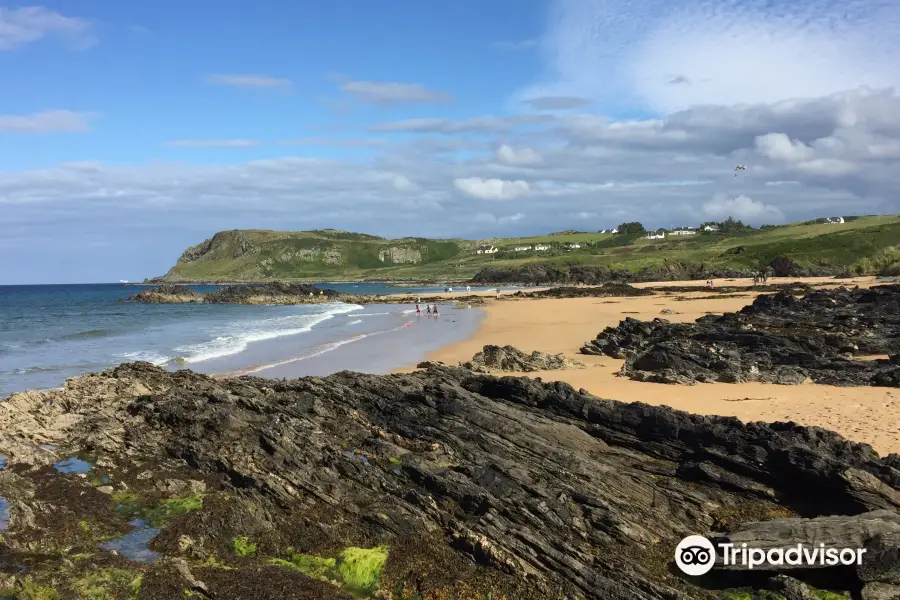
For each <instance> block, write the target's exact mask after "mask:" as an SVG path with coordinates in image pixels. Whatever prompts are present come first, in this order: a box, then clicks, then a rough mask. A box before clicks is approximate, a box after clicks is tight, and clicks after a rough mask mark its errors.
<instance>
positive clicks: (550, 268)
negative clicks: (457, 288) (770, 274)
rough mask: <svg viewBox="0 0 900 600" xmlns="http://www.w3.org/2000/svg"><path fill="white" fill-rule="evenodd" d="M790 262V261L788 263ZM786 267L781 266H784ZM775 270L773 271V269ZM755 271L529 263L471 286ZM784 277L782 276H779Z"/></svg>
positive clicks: (795, 272)
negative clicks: (637, 269)
mask: <svg viewBox="0 0 900 600" xmlns="http://www.w3.org/2000/svg"><path fill="white" fill-rule="evenodd" d="M785 260H788V261H789V259H785ZM784 264H786V263H779V265H780V266H784ZM773 268H774V267H773ZM845 270H846V268H845V267H829V266H820V267H816V268H800V267H798V266H796V265H794V263H793V262H790V264H789V265H787V273H788V275H792V276H796V277H801V276H802V277H817V276H821V277H829V276H832V275H835V274H837V273H840V272H843V271H845ZM756 273H757V272H756V270H755V269H752V268H749V267H748V268H745V269H741V268H732V269H722V268H711V267H708V266H706V265H702V264H699V265H698V264H693V263H683V262H678V261H668V262H664V263H663V264H661V265H659V266H653V267H646V268H643V269H640V270H639V271H633V272H631V271H627V270H622V269H610V268H608V267H604V266H590V265H560V264H555V263H528V264H524V265H521V266H516V267H486V268H484V269H482V270H481V271H479V272H478V273H477V274H476V275H475V276H474V277H473V278H472V283H475V284H484V285H496V284H501V283H508V284H513V283H514V284H523V285H575V284H580V285H600V284H602V283H605V282H607V281H618V282H625V281H629V282H632V283H642V282H649V281H689V280H698V279H700V280H702V279H727V278H737V277H753V276H754V275H756ZM777 276H779V277H781V276H782V275H777Z"/></svg>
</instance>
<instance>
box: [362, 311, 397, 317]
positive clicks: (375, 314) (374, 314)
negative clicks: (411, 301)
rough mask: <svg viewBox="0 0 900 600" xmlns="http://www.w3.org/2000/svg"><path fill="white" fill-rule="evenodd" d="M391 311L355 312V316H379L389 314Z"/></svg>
mask: <svg viewBox="0 0 900 600" xmlns="http://www.w3.org/2000/svg"><path fill="white" fill-rule="evenodd" d="M389 314H391V313H389V312H380V313H354V314H353V316H354V317H378V316H381V315H389Z"/></svg>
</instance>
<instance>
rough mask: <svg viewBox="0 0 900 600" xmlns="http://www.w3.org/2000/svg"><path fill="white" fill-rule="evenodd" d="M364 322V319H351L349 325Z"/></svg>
mask: <svg viewBox="0 0 900 600" xmlns="http://www.w3.org/2000/svg"><path fill="white" fill-rule="evenodd" d="M360 323H362V319H356V320H355V321H350V322H349V323H347V325H359V324H360Z"/></svg>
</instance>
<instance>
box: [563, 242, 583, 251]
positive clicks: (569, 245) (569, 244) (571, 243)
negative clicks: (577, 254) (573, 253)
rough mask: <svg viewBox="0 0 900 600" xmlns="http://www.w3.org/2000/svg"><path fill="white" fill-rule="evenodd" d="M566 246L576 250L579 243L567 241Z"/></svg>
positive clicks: (579, 246)
mask: <svg viewBox="0 0 900 600" xmlns="http://www.w3.org/2000/svg"><path fill="white" fill-rule="evenodd" d="M566 248H568V249H569V250H577V249H578V248H581V244H579V243H578V242H567V243H566Z"/></svg>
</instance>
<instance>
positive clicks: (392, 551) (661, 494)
mask: <svg viewBox="0 0 900 600" xmlns="http://www.w3.org/2000/svg"><path fill="white" fill-rule="evenodd" d="M38 444H54V445H55V448H52V449H48V448H50V447H48V446H43V447H41V446H39V445H38ZM0 448H2V449H3V450H4V452H5V453H6V456H7V457H8V466H7V468H6V469H4V470H0V495H2V496H3V497H4V498H6V499H8V500H9V502H10V509H9V510H10V519H9V527H8V529H7V530H5V531H4V532H3V539H2V544H0V557H2V563H3V565H5V567H4V569H5V572H6V574H7V580H6V581H7V584H9V585H13V586H15V587H16V588H17V589H19V590H20V591H21V590H25V589H26V588H27V589H30V590H35V589H40V590H46V589H49V588H54V589H56V590H58V592H57V593H58V594H59V595H60V596H61V597H64V598H67V597H74V596H76V595H77V594H74V593H73V592H77V590H84V589H93V590H95V591H94V594H95V596H94V597H97V596H99V595H100V594H101V592H102V593H104V594H106V596H107V597H137V598H140V599H151V598H152V599H166V600H168V599H170V598H171V599H175V598H184V597H198V596H199V597H204V596H205V597H209V598H221V599H232V598H233V599H237V598H241V599H244V598H250V599H272V600H275V599H279V600H281V599H284V598H303V599H307V598H308V599H313V598H316V599H346V598H350V597H351V596H350V595H349V592H350V591H353V593H354V594H356V596H357V597H359V596H368V597H371V596H372V595H373V594H374V593H375V591H377V590H382V593H381V595H380V597H382V598H405V599H409V598H414V597H418V598H422V599H430V600H436V599H438V598H441V599H457V600H462V599H464V598H465V599H471V598H485V597H492V598H508V599H513V598H515V599H517V600H532V599H534V600H538V599H540V600H548V599H550V600H557V599H558V600H562V599H563V598H566V599H569V598H585V599H590V600H595V599H596V600H601V599H602V600H634V599H641V600H664V599H665V600H672V599H675V598H678V599H681V600H703V599H708V598H712V597H717V596H716V594H715V593H714V592H711V591H710V589H702V588H699V587H695V585H694V583H692V582H690V581H686V580H685V579H683V578H682V577H680V576H679V575H677V574H676V571H673V570H672V561H673V552H674V548H675V545H676V544H677V542H678V541H679V540H680V539H681V538H683V537H684V536H685V535H688V534H703V535H712V533H713V532H726V534H727V532H729V531H737V532H740V531H747V530H749V528H750V526H749V525H746V523H748V522H757V521H766V520H771V519H772V518H785V517H805V518H815V517H820V516H825V515H846V516H849V517H853V516H856V515H860V514H862V513H867V512H870V511H877V510H890V511H896V510H897V509H898V507H900V501H898V489H897V488H898V486H900V471H898V467H900V457H898V456H896V455H891V456H889V457H886V458H879V457H878V455H877V454H876V453H875V452H874V451H873V450H872V448H871V447H869V446H867V445H862V444H854V443H851V442H848V441H846V440H844V439H842V438H841V437H839V436H838V435H837V434H834V433H831V432H828V431H824V430H821V429H816V428H806V427H800V426H797V425H795V424H791V423H775V424H763V423H750V424H742V423H740V422H739V421H737V420H736V419H733V418H722V417H703V416H696V415H690V414H687V413H683V412H679V411H675V410H672V409H669V408H666V407H655V406H648V405H645V404H640V403H634V404H624V403H620V402H615V401H610V400H603V399H600V398H597V397H594V396H591V395H588V394H585V393H580V392H576V391H575V390H574V389H572V388H571V387H570V386H568V385H565V384H560V383H542V382H540V381H538V380H531V379H527V378H514V377H503V378H496V377H492V376H487V375H481V374H477V373H472V372H471V371H468V370H466V369H462V368H451V367H441V366H434V365H433V366H431V367H430V368H428V369H427V370H423V371H417V372H414V373H410V374H404V375H389V376H375V375H361V374H356V373H348V372H344V373H338V374H335V375H332V376H330V377H327V378H314V377H310V378H303V379H298V380H292V381H278V380H266V379H261V378H255V377H241V378H236V379H224V380H221V379H214V378H212V377H207V376H203V375H198V374H194V373H191V372H189V371H180V372H177V373H170V372H166V371H164V370H162V369H159V368H156V367H153V366H151V365H149V364H147V363H133V364H127V365H122V366H120V367H118V368H116V369H114V370H112V371H110V372H108V373H104V374H95V375H87V376H84V377H80V378H75V379H72V380H70V381H69V382H68V383H67V387H66V389H65V390H64V391H58V392H54V391H49V392H27V393H23V394H14V395H13V396H11V397H10V398H9V399H7V400H6V401H5V402H4V403H3V409H2V410H0ZM48 455H55V457H56V459H58V458H64V457H67V456H72V455H79V456H82V457H84V458H85V460H89V461H91V463H92V464H93V469H92V470H91V471H90V473H88V474H87V476H85V477H79V476H78V475H73V474H69V475H67V474H63V473H59V472H57V471H56V470H54V469H53V468H52V467H50V466H45V464H46V463H45V461H47V460H52V459H49V458H48ZM163 484H164V485H163ZM97 486H100V487H104V488H112V490H109V489H107V490H106V491H107V492H109V491H112V494H111V495H108V494H106V493H104V492H101V491H99V490H98V487H97ZM191 489H193V490H205V491H204V492H203V495H188V496H182V497H172V494H173V493H179V494H185V493H187V492H185V491H182V492H175V490H191ZM135 515H137V516H140V517H142V518H143V519H145V520H147V521H148V522H150V523H151V524H152V525H153V526H154V527H156V528H158V529H159V530H160V531H159V533H158V534H157V535H156V537H155V538H154V539H153V540H152V542H151V543H150V548H151V549H152V550H154V551H156V552H158V553H160V555H161V557H160V558H159V559H158V560H157V561H156V562H154V563H152V564H140V563H136V562H133V561H129V560H126V559H125V557H123V556H114V555H111V554H110V553H108V552H101V551H98V546H97V544H98V543H99V542H100V541H101V540H108V539H109V538H110V537H114V536H115V535H118V534H121V533H124V532H127V531H128V530H129V527H128V525H127V523H126V522H127V521H128V520H129V519H131V518H133V517H134V516H135ZM851 521H852V519H851ZM836 527H837V528H838V529H837V530H841V527H843V526H842V525H840V524H838V525H836ZM848 527H850V526H849V525H848ZM735 535H737V533H735ZM384 553H387V559H386V562H384V560H383V556H384ZM379 557H382V558H379ZM17 565H18V566H17ZM23 569H24V570H23ZM879 569H880V570H879ZM870 572H873V573H878V574H877V575H875V577H876V578H878V579H879V581H880V580H881V579H882V578H883V577H882V575H880V573H893V570H892V567H890V568H887V569H885V568H882V567H877V568H875V570H874V571H865V573H870ZM713 573H716V571H713ZM138 575H139V576H140V578H138ZM732 575H733V574H732ZM738 575H739V576H743V575H741V574H738ZM744 575H747V574H744ZM801 575H802V574H799V573H798V574H796V575H795V577H797V578H798V579H802V576H801ZM863 577H864V579H860V578H859V577H857V576H856V575H854V574H851V575H850V576H848V577H844V579H842V580H841V581H840V584H841V588H842V589H849V590H851V591H856V592H858V591H859V589H860V588H861V587H862V585H863V583H864V582H865V581H867V580H868V578H869V575H866V574H864V575H863ZM891 577H892V575H891ZM328 581H332V582H335V584H339V585H333V584H330V583H328ZM715 581H716V579H715V577H713V576H710V578H709V579H708V580H706V583H705V584H704V585H705V587H706V588H710V586H713V587H712V588H711V589H715V586H714V584H715ZM753 581H755V580H753V579H750V578H748V579H746V580H742V579H740V577H739V578H738V580H737V581H733V580H732V582H731V583H730V584H729V586H731V587H742V586H744V585H751V586H758V585H763V584H764V585H766V586H768V585H769V584H768V583H765V582H763V584H759V583H753ZM98 588H100V592H98V591H96V590H97V589H98ZM113 588H114V589H115V590H116V591H115V592H112V591H110V590H112V589H113ZM135 589H137V590H138V591H134V590H135ZM118 590H122V591H118ZM129 590H131V591H129ZM191 594H194V596H190V595H191ZM23 597H37V596H35V595H30V596H29V595H24V596H23ZM44 597H54V596H50V595H47V596H44ZM729 597H735V596H729Z"/></svg>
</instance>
